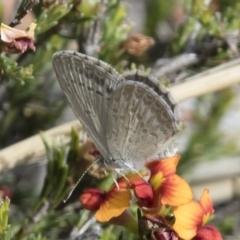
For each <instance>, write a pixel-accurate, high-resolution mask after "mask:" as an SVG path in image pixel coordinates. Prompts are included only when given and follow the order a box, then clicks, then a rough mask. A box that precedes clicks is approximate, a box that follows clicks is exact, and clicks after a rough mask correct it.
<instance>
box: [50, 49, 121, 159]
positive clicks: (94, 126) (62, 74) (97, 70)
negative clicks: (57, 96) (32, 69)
mask: <svg viewBox="0 0 240 240" xmlns="http://www.w3.org/2000/svg"><path fill="white" fill-rule="evenodd" d="M53 67H54V70H55V72H56V75H57V79H58V81H59V83H60V85H61V88H62V90H63V92H64V93H65V95H66V97H67V99H68V101H69V103H70V105H71V107H72V109H73V111H74V112H75V114H76V116H77V117H78V119H79V120H80V122H81V123H82V124H83V126H84V127H85V129H86V131H87V132H88V134H89V135H90V137H91V138H92V139H93V141H94V143H95V144H96V146H97V148H98V149H99V151H100V152H101V154H102V155H103V156H104V157H107V155H108V153H107V152H108V151H107V149H106V147H107V143H106V128H107V115H108V109H109V101H110V96H111V94H112V92H113V90H114V89H115V88H116V87H117V86H118V85H119V84H121V82H123V81H124V78H123V77H122V76H121V75H120V74H118V73H117V72H116V71H115V70H114V69H113V68H112V67H110V66H109V65H108V64H106V63H103V62H101V61H99V60H96V59H95V58H91V57H88V56H86V55H83V54H80V53H76V52H72V51H62V52H58V53H56V54H54V56H53Z"/></svg>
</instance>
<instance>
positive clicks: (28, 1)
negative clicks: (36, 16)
mask: <svg viewBox="0 0 240 240" xmlns="http://www.w3.org/2000/svg"><path fill="white" fill-rule="evenodd" d="M38 3H39V0H23V1H22V2H21V4H20V6H19V8H18V10H17V14H16V16H15V17H14V19H13V20H12V22H11V23H10V24H9V26H10V27H15V26H16V25H18V24H20V23H21V22H22V19H23V18H24V17H25V16H26V15H27V14H28V13H29V12H30V11H31V10H32V8H33V7H34V6H35V5H37V4H38Z"/></svg>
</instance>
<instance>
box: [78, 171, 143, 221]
mask: <svg viewBox="0 0 240 240" xmlns="http://www.w3.org/2000/svg"><path fill="white" fill-rule="evenodd" d="M125 177H126V178H124V177H121V178H118V179H117V185H118V186H116V184H115V183H114V184H113V185H112V187H111V188H110V190H109V191H108V192H104V191H102V190H99V189H86V190H85V191H84V192H83V194H82V195H81V196H80V201H81V203H82V204H83V206H84V208H86V209H88V210H97V211H96V213H95V217H96V219H97V220H98V221H99V222H108V221H109V220H110V219H112V218H113V217H117V216H119V215H121V214H122V213H123V212H124V211H125V210H126V209H128V208H129V206H130V200H131V198H132V196H131V191H130V185H129V182H131V181H134V180H137V179H140V178H141V177H140V176H139V175H138V174H127V175H126V176H125ZM126 179H128V181H129V182H128V181H127V180H126Z"/></svg>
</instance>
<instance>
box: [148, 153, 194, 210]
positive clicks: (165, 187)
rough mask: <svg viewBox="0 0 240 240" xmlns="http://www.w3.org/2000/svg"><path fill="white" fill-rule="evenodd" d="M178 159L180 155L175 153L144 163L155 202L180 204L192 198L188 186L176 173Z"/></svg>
mask: <svg viewBox="0 0 240 240" xmlns="http://www.w3.org/2000/svg"><path fill="white" fill-rule="evenodd" d="M179 160H180V156H179V155H176V156H173V157H171V158H166V159H162V160H158V161H152V162H149V163H147V164H146V167H147V168H148V169H149V170H150V172H151V175H150V178H149V180H148V182H149V183H150V184H151V186H152V188H153V192H154V199H155V204H158V205H161V204H166V205H170V206H180V205H183V204H185V203H188V202H190V201H191V200H192V198H193V195H192V191H191V188H190V186H189V185H188V183H187V182H186V181H185V180H184V179H183V178H181V177H180V176H178V175H177V174H176V167H177V165H178V162H179ZM155 207H156V206H155Z"/></svg>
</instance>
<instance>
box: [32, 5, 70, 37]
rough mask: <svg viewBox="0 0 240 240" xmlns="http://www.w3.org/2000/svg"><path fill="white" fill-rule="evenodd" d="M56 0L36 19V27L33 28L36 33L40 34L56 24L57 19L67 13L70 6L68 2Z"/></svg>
mask: <svg viewBox="0 0 240 240" xmlns="http://www.w3.org/2000/svg"><path fill="white" fill-rule="evenodd" d="M59 2H60V1H56V2H55V3H54V4H52V5H51V6H50V7H49V8H48V9H46V10H44V11H43V12H42V13H41V15H40V16H39V17H38V20H37V22H36V23H37V27H36V30H35V33H36V35H38V34H41V33H43V32H45V31H47V30H48V29H50V28H52V27H54V26H56V25H57V24H58V21H59V20H60V19H61V18H62V17H64V16H65V15H66V14H68V13H69V12H70V10H71V8H72V6H73V5H72V4H70V3H65V4H63V3H59Z"/></svg>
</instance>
